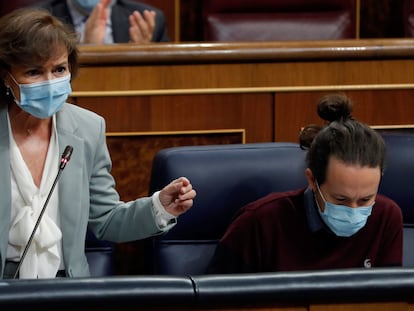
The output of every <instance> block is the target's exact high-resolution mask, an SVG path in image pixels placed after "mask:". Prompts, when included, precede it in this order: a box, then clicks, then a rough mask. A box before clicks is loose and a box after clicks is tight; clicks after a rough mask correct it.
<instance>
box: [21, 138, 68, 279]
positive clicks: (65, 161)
mask: <svg viewBox="0 0 414 311" xmlns="http://www.w3.org/2000/svg"><path fill="white" fill-rule="evenodd" d="M72 152H73V147H72V146H69V145H68V146H66V148H65V150H64V151H63V153H62V157H61V159H60V164H59V171H58V173H57V175H56V178H55V181H54V182H53V184H52V188H51V189H50V191H49V194H48V195H47V198H46V201H45V203H44V204H43V207H42V210H41V211H40V214H39V217H38V218H37V221H36V224H35V226H34V228H33V231H32V233H31V234H30V238H29V241H28V242H27V244H26V247H25V248H24V251H23V254H22V257H21V258H20V262H19V265H18V266H17V269H16V272H15V273H14V276H13V279H15V278H17V275H18V274H19V270H20V266H21V265H22V262H23V260H24V258H25V257H26V254H27V251H28V249H29V247H30V245H31V244H32V241H33V238H34V235H35V233H36V230H37V228H38V227H39V225H40V221H41V220H42V217H43V214H44V213H45V210H46V206H47V204H48V203H49V200H50V197H51V196H52V193H53V190H54V189H55V187H56V184H57V182H58V180H59V178H60V175H61V174H62V171H63V169H64V168H65V167H66V164H68V162H69V160H70V157H71V156H72Z"/></svg>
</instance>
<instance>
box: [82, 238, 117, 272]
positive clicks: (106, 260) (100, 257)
mask: <svg viewBox="0 0 414 311" xmlns="http://www.w3.org/2000/svg"><path fill="white" fill-rule="evenodd" d="M85 254H86V258H87V260H88V264H89V270H90V272H91V276H92V277H103V276H110V275H114V274H115V250H114V244H113V243H111V242H108V241H101V240H98V239H97V238H96V237H95V235H94V234H93V233H92V232H91V231H89V230H88V231H87V232H86V240H85Z"/></svg>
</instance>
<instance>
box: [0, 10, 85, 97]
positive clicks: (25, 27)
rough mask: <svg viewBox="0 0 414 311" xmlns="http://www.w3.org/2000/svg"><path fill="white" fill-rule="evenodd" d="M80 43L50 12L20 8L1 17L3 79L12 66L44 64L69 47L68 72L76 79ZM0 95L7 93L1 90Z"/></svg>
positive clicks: (0, 71)
mask: <svg viewBox="0 0 414 311" xmlns="http://www.w3.org/2000/svg"><path fill="white" fill-rule="evenodd" d="M77 43H78V38H77V34H76V32H75V31H74V30H73V29H72V28H71V27H70V26H68V25H65V24H63V23H62V22H61V21H60V20H59V19H58V18H56V17H54V16H53V15H51V14H50V13H49V12H48V11H47V10H44V9H36V8H21V9H17V10H15V11H13V12H11V13H9V14H7V15H4V16H3V17H2V18H0V76H1V77H4V76H5V74H6V73H7V72H8V71H10V68H11V67H12V66H17V65H18V66H29V67H30V66H33V65H38V64H43V63H45V62H46V61H47V60H49V59H51V58H52V57H53V56H54V54H55V53H56V52H58V51H59V49H61V48H66V50H67V52H68V62H69V70H70V72H71V74H72V76H75V75H76V74H77V71H78V48H77ZM1 83H2V81H1ZM2 84H3V83H2ZM3 87H4V85H0V88H3ZM0 94H4V92H2V90H0Z"/></svg>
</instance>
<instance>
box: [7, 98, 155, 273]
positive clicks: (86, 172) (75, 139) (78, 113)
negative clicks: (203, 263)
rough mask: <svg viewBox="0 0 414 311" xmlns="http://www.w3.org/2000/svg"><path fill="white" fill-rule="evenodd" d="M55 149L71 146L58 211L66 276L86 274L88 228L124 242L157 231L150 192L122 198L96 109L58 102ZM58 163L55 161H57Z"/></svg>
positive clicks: (8, 188)
mask: <svg viewBox="0 0 414 311" xmlns="http://www.w3.org/2000/svg"><path fill="white" fill-rule="evenodd" d="M56 126H57V132H58V140H59V149H60V150H59V152H60V155H61V154H62V152H63V150H64V149H65V147H66V146H67V145H71V146H72V147H73V154H72V157H71V159H70V161H69V163H68V164H67V166H66V168H65V169H64V170H63V171H62V174H61V176H60V179H59V182H58V185H57V187H56V188H55V191H56V190H57V189H59V190H58V191H59V211H60V218H61V219H60V220H61V230H62V244H63V260H64V263H65V267H66V273H67V275H68V276H70V277H87V276H89V275H90V273H89V266H88V263H87V260H86V256H85V252H84V250H85V235H86V229H87V226H88V225H89V228H90V229H91V230H92V231H93V232H94V233H95V235H96V236H97V238H99V239H104V240H108V241H113V242H127V241H132V240H138V239H142V238H146V237H148V236H151V235H156V234H159V233H161V230H160V228H159V227H158V226H157V224H156V223H155V220H154V216H153V208H152V201H151V198H140V199H137V200H135V201H131V202H127V203H125V202H122V201H120V199H119V195H118V193H117V192H116V190H115V188H114V185H115V183H114V179H113V177H112V176H111V174H110V169H111V165H112V164H111V159H110V156H109V153H108V149H107V146H106V138H105V121H104V119H103V118H102V117H100V116H98V115H97V114H95V113H93V112H91V111H88V110H85V109H82V108H80V107H77V106H75V105H72V104H64V105H63V107H62V109H61V110H60V111H59V112H58V113H57V115H56ZM8 132H9V130H8V123H7V107H0V180H1V187H0V264H1V267H0V273H1V275H0V276H1V277H2V276H3V270H4V265H5V259H6V252H7V244H8V237H9V229H10V213H11V211H10V210H11V181H10V180H11V175H10V174H11V173H10V152H9V136H8V135H9V134H8ZM58 164H59V163H56V165H58Z"/></svg>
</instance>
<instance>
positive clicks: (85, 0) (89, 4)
mask: <svg viewBox="0 0 414 311" xmlns="http://www.w3.org/2000/svg"><path fill="white" fill-rule="evenodd" d="M99 1H100V0H74V2H75V6H78V7H79V8H80V9H82V10H84V11H86V12H87V13H90V12H92V10H93V8H94V7H95V6H96V5H97V4H98V3H99Z"/></svg>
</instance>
